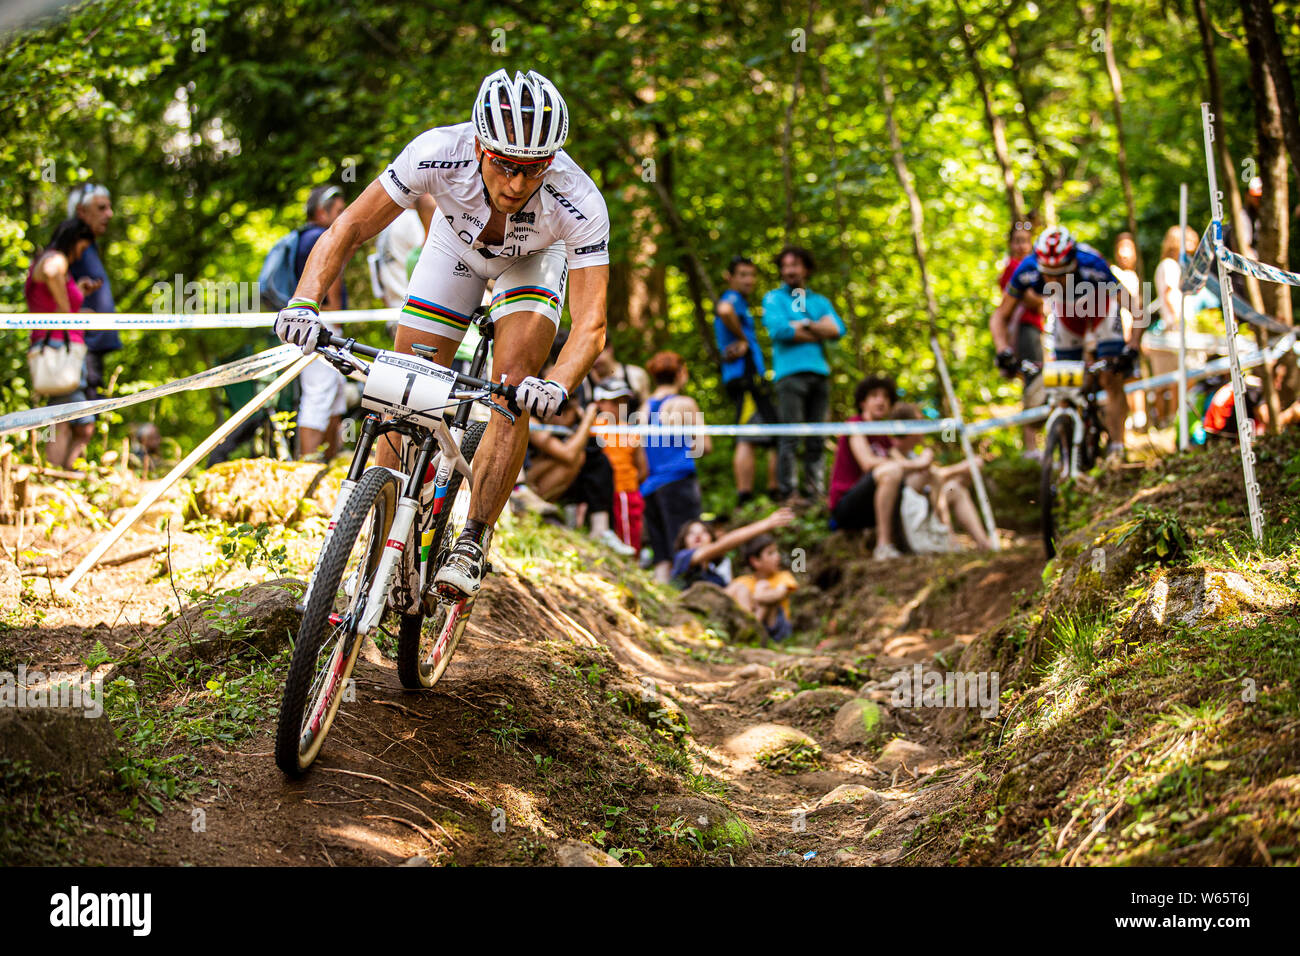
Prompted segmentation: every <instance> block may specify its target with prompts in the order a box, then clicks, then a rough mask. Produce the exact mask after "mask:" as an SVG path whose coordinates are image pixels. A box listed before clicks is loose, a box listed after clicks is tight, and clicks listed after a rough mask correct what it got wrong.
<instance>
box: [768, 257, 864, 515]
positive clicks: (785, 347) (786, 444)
mask: <svg viewBox="0 0 1300 956" xmlns="http://www.w3.org/2000/svg"><path fill="white" fill-rule="evenodd" d="M776 267H777V271H778V272H779V273H780V274H781V285H780V287H779V288H776V289H773V290H772V291H771V292H769V293H768V294H767V295H765V296H763V323H764V324H765V325H766V326H767V330H768V332H769V333H770V334H771V336H772V366H773V368H774V370H775V376H776V398H777V406H778V410H779V411H780V414H781V421H782V423H792V422H820V421H823V420H825V418H826V411H827V407H828V405H829V403H830V374H831V369H830V363H829V362H828V361H827V359H826V344H825V343H827V342H834V341H837V340H839V338H840V337H841V336H843V335H844V323H843V322H841V321H840V317H839V316H838V315H836V314H835V309H834V307H832V306H831V303H830V300H829V299H827V298H826V297H825V296H823V295H818V294H817V293H816V292H812V291H810V290H809V289H808V288H807V282H808V279H809V277H810V276H811V275H812V273H813V269H814V263H813V257H812V253H810V252H809V251H808V250H807V249H800V248H799V247H797V246H787V247H786V248H784V249H782V250H781V251H780V252H779V253H777V256H776ZM798 443H799V438H798V437H797V436H790V437H782V438H781V439H780V441H779V443H778V447H779V449H780V451H779V462H778V465H777V484H778V486H779V493H780V495H781V496H782V497H783V498H784V499H786V500H787V501H791V500H797V499H796V482H795V479H796V467H795V452H796V448H797V446H798ZM822 443H823V440H822V438H821V436H820V435H809V436H807V437H805V438H804V439H803V464H804V469H803V484H802V486H801V491H802V492H803V494H802V497H803V498H804V499H815V498H820V497H821V494H822V470H823V462H822V458H823V455H822Z"/></svg>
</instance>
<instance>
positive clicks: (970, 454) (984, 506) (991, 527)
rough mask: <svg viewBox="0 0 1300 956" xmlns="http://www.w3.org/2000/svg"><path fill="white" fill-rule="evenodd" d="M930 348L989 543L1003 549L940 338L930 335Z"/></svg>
mask: <svg viewBox="0 0 1300 956" xmlns="http://www.w3.org/2000/svg"><path fill="white" fill-rule="evenodd" d="M930 348H931V349H932V350H933V351H934V361H935V364H936V365H937V366H938V368H939V378H940V379H941V380H942V382H943V390H944V392H945V393H946V394H947V396H948V404H949V406H950V407H951V408H952V414H953V417H954V418H955V419H957V435H958V437H959V438H960V439H961V450H962V452H963V453H964V454H965V455H966V462H967V463H968V464H969V465H970V478H971V484H972V485H974V486H975V500H976V501H978V502H979V506H980V516H981V517H982V518H983V519H984V530H985V531H986V532H987V534H988V536H989V544H990V545H992V547H993V550H994V551H1001V550H1002V542H1001V541H999V540H998V526H997V524H996V523H995V522H994V521H993V506H992V505H990V504H989V495H988V491H987V490H985V488H984V474H983V472H982V471H981V470H980V460H979V458H978V457H976V455H975V449H974V448H973V447H972V446H971V443H970V436H969V435H967V434H966V420H965V418H963V416H962V412H961V402H960V401H958V399H957V393H956V391H954V390H953V387H952V379H951V378H950V377H949V376H948V363H947V362H945V361H944V360H943V352H942V351H941V350H940V348H939V339H938V338H937V337H936V336H934V335H931V336H930Z"/></svg>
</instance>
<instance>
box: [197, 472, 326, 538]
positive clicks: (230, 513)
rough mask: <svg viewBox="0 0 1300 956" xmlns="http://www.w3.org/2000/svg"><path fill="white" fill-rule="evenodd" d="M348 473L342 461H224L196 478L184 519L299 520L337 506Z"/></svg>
mask: <svg viewBox="0 0 1300 956" xmlns="http://www.w3.org/2000/svg"><path fill="white" fill-rule="evenodd" d="M346 472H347V462H346V460H343V459H340V463H339V464H338V465H336V466H329V465H322V464H320V463H313V462H304V461H276V460H274V459H270V458H240V459H236V460H234V461H226V462H222V463H221V464H219V465H214V466H213V467H212V468H209V469H208V470H207V471H205V472H204V473H203V474H201V475H199V477H198V478H197V479H195V481H194V485H193V490H192V493H191V499H190V501H189V502H188V503H187V505H186V509H185V517H186V519H190V518H212V519H215V520H218V521H225V522H228V523H230V524H239V523H245V522H246V523H248V524H280V525H292V524H296V523H297V522H299V521H301V520H302V519H303V518H306V517H310V516H311V515H328V514H329V513H330V512H331V511H332V510H333V508H334V499H335V498H337V497H338V491H339V485H340V483H341V482H342V480H343V476H344V475H345V474H346Z"/></svg>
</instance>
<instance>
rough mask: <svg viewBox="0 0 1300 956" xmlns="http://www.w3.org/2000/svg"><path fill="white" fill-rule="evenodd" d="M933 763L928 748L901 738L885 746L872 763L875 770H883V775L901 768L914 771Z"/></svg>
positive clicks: (932, 757)
mask: <svg viewBox="0 0 1300 956" xmlns="http://www.w3.org/2000/svg"><path fill="white" fill-rule="evenodd" d="M934 762H935V756H934V754H932V753H931V752H930V750H929V748H927V747H923V746H922V745H921V744H918V743H913V742H912V741H910V740H904V739H903V738H902V737H896V738H894V739H893V740H891V741H890V742H889V743H887V744H885V749H884V750H882V751H881V752H880V756H879V757H877V758H876V759H875V760H874V761H873V763H874V764H875V765H876V769H877V770H883V771H884V772H885V773H893V772H894V771H895V770H897V769H898V768H899V767H902V766H906V767H907V769H908V770H912V771H915V770H918V769H919V768H920V767H922V766H923V765H926V764H933V763H934Z"/></svg>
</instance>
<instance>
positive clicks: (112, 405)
mask: <svg viewBox="0 0 1300 956" xmlns="http://www.w3.org/2000/svg"><path fill="white" fill-rule="evenodd" d="M301 355H302V350H301V349H300V348H298V346H296V345H278V346H276V347H275V348H273V349H268V350H267V351H265V352H261V353H259V354H257V355H250V356H249V357H248V358H242V359H239V360H238V361H235V362H231V363H229V364H228V365H219V366H217V367H216V368H210V369H207V370H205V371H202V372H199V373H198V374H196V375H191V376H189V377H188V378H183V379H180V380H178V381H175V382H171V383H169V384H167V385H157V386H155V387H154V388H149V389H145V390H144V391H142V392H135V393H133V394H131V395H119V396H117V397H116V398H103V399H99V400H97V401H93V402H72V403H70V404H64V405H45V406H42V407H41V408H29V409H27V410H26V411H21V412H13V413H11V414H9V415H5V416H3V417H0V435H9V434H12V433H14V432H25V431H30V430H32V429H33V428H41V427H43V426H45V425H57V424H59V423H60V422H68V421H72V420H73V419H75V418H82V417H84V416H86V415H96V414H99V413H100V412H111V411H114V410H116V409H119V408H126V407H127V406H128V405H138V404H139V403H141V402H147V401H151V400H152V399H155V398H162V397H163V396H164V395H172V394H174V393H176V392H188V391H191V390H194V389H200V388H219V387H221V386H224V385H234V384H235V383H237V382H247V381H249V380H250V379H255V378H262V377H263V376H265V375H271V374H273V373H275V372H278V371H280V370H281V369H282V368H284V367H285V366H287V365H290V364H292V363H293V362H294V361H295V360H296V359H298V358H299V357H301Z"/></svg>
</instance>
